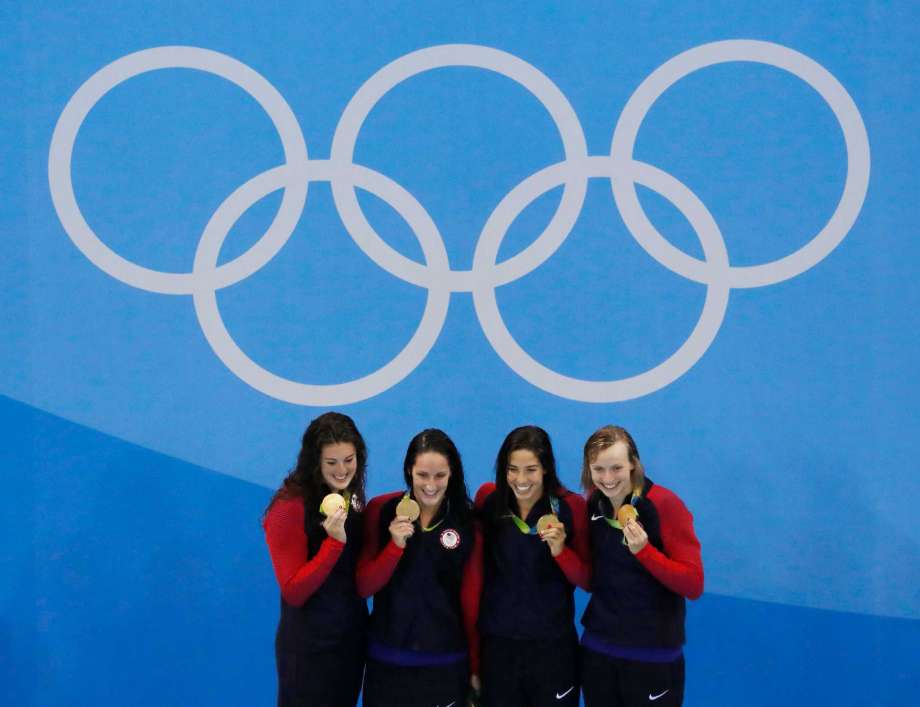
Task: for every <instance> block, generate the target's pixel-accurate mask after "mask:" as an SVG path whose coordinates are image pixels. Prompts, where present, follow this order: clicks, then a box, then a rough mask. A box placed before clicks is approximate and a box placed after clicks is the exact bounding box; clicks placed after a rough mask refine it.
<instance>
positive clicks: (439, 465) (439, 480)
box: [412, 452, 450, 510]
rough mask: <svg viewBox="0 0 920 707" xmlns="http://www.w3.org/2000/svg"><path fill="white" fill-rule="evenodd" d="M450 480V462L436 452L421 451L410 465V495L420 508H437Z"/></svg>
mask: <svg viewBox="0 0 920 707" xmlns="http://www.w3.org/2000/svg"><path fill="white" fill-rule="evenodd" d="M449 482H450V463H449V462H448V461H447V457H445V456H444V455H443V454H439V453H438V452H422V453H421V454H419V455H418V456H417V457H416V458H415V463H414V464H413V465H412V495H413V496H414V497H415V500H416V501H418V504H419V505H420V506H422V508H427V509H429V510H437V509H438V507H439V506H440V505H441V501H443V500H444V494H445V493H446V492H447V484H448V483H449Z"/></svg>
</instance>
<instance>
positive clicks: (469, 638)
mask: <svg viewBox="0 0 920 707" xmlns="http://www.w3.org/2000/svg"><path fill="white" fill-rule="evenodd" d="M481 596H482V528H481V527H480V525H479V523H478V522H477V523H474V525H473V551H472V552H471V553H470V556H469V557H468V558H466V564H465V565H464V566H463V579H462V580H461V583H460V610H461V611H462V613H463V629H464V631H465V633H466V644H467V647H468V651H469V656H470V675H477V676H478V675H479V629H478V628H477V626H476V624H477V622H478V621H479V599H480V597H481Z"/></svg>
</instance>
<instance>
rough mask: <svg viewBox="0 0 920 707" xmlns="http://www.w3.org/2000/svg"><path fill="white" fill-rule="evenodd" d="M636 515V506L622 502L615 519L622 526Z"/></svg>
mask: <svg viewBox="0 0 920 707" xmlns="http://www.w3.org/2000/svg"><path fill="white" fill-rule="evenodd" d="M638 517H639V511H637V510H636V507H635V506H633V505H632V504H630V503H626V504H623V505H622V506H620V510H618V511H617V520H618V521H619V522H620V525H622V526H623V527H624V528H625V527H626V524H627V523H628V522H629V521H630V520H634V519H636V518H638Z"/></svg>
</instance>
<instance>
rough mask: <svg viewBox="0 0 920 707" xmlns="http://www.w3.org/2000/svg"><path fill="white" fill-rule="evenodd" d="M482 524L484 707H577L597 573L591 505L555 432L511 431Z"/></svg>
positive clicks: (486, 488)
mask: <svg viewBox="0 0 920 707" xmlns="http://www.w3.org/2000/svg"><path fill="white" fill-rule="evenodd" d="M476 507H477V509H479V512H480V517H481V519H482V525H483V540H484V543H483V544H484V551H483V554H484V560H483V564H484V578H483V581H484V588H483V593H482V604H481V611H480V618H479V631H480V633H481V634H482V661H481V662H482V699H483V704H484V705H486V707H549V706H550V705H552V707H576V706H577V705H578V667H577V665H578V661H577V658H578V636H577V634H576V632H575V625H574V619H575V601H574V596H573V594H574V591H575V586H576V585H577V586H580V587H582V588H587V585H588V579H589V575H590V565H589V552H590V551H589V548H588V532H587V522H586V518H585V502H584V499H583V498H582V497H581V496H579V495H578V494H575V493H572V492H570V491H568V490H566V488H565V487H564V486H563V485H562V484H561V483H560V482H559V478H558V476H557V475H556V459H555V457H554V455H553V446H552V443H551V442H550V438H549V435H548V434H547V433H546V432H545V431H544V430H543V429H541V428H539V427H534V426H527V427H518V428H517V429H515V430H512V431H511V432H510V433H509V434H508V436H507V437H505V441H504V442H503V443H502V446H501V449H499V451H498V457H497V459H496V461H495V483H494V484H492V483H487V484H483V486H482V487H481V488H480V489H479V492H478V493H477V494H476Z"/></svg>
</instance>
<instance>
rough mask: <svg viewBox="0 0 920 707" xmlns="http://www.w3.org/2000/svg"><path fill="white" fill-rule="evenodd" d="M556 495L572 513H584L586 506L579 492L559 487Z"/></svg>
mask: <svg viewBox="0 0 920 707" xmlns="http://www.w3.org/2000/svg"><path fill="white" fill-rule="evenodd" d="M558 495H559V500H561V501H563V502H564V503H565V505H567V506H568V507H569V509H570V510H571V511H572V513H573V514H576V515H577V514H581V515H584V514H585V512H586V510H587V508H588V506H587V502H586V501H585V497H584V496H582V495H581V494H580V493H575V492H574V491H569V490H568V489H566V488H562V487H560V489H559V492H558Z"/></svg>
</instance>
